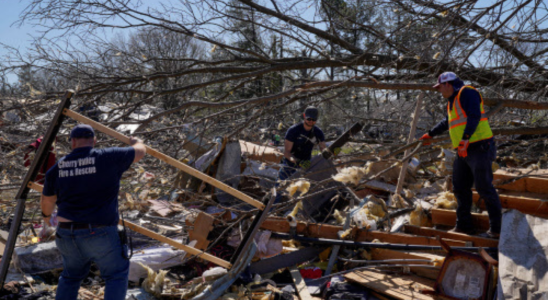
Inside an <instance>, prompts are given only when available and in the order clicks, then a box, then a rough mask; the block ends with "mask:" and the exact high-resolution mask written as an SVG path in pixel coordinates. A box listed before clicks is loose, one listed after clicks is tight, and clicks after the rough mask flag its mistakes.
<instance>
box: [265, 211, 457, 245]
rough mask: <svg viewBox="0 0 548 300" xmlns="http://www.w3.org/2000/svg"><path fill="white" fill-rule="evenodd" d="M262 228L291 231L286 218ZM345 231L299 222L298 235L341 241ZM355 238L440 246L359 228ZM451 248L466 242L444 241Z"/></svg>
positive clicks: (430, 240) (429, 239)
mask: <svg viewBox="0 0 548 300" xmlns="http://www.w3.org/2000/svg"><path fill="white" fill-rule="evenodd" d="M261 228H263V229H266V230H270V231H272V232H283V233H288V232H289V230H290V226H289V222H288V221H287V220H286V219H284V218H277V217H270V218H268V219H266V220H265V221H264V222H263V224H262V225H261ZM341 230H343V227H342V226H333V225H328V224H321V223H311V224H310V223H304V222H297V232H296V233H297V234H299V235H304V236H307V237H315V238H326V239H339V236H338V234H337V233H338V232H339V231H341ZM350 236H351V237H353V239H352V240H353V241H356V242H371V241H373V240H375V239H378V240H380V241H381V242H384V243H393V244H409V245H427V246H439V242H438V241H437V240H436V238H433V237H424V236H413V235H408V234H403V233H387V232H381V231H367V230H359V229H357V228H354V229H352V232H351V234H350ZM443 240H444V241H445V242H447V243H448V244H449V245H451V246H455V247H464V246H465V244H466V243H465V242H463V241H456V240H448V239H443Z"/></svg>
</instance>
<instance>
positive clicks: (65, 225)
mask: <svg viewBox="0 0 548 300" xmlns="http://www.w3.org/2000/svg"><path fill="white" fill-rule="evenodd" d="M58 227H59V228H64V229H72V230H78V229H90V228H101V227H106V225H96V224H95V225H94V224H89V223H76V222H59V225H58Z"/></svg>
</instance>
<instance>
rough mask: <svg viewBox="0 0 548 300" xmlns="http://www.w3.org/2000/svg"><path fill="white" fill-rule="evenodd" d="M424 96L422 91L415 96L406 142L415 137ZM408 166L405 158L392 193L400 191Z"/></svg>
mask: <svg viewBox="0 0 548 300" xmlns="http://www.w3.org/2000/svg"><path fill="white" fill-rule="evenodd" d="M423 97H424V92H421V93H420V94H419V97H418V98H417V104H415V112H414V113H413V120H412V121H411V129H410V130H409V136H408V137H407V143H411V142H412V141H413V140H414V139H415V130H416V129H417V122H418V121H419V118H420V117H419V116H420V112H421V107H422V98H423ZM409 153H411V149H407V150H405V153H404V154H403V156H404V157H406V156H408V155H409ZM408 166H409V160H407V159H406V160H405V161H404V162H402V167H401V169H400V175H399V176H398V184H397V185H396V192H395V193H394V194H396V195H398V194H400V193H401V192H402V189H403V183H404V181H405V175H406V174H407V167H408ZM391 202H392V199H391V198H390V201H389V203H388V205H391Z"/></svg>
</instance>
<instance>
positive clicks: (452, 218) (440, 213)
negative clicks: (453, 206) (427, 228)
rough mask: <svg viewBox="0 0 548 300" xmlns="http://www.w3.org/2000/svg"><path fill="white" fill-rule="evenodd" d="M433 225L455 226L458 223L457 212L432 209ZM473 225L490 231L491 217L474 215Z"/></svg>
mask: <svg viewBox="0 0 548 300" xmlns="http://www.w3.org/2000/svg"><path fill="white" fill-rule="evenodd" d="M430 213H431V214H432V223H434V224H438V225H445V226H455V224H456V222H457V212H456V211H454V210H448V209H438V208H432V209H431V210H430ZM472 224H473V227H474V228H477V229H481V230H487V229H489V217H488V216H487V215H482V214H476V213H472Z"/></svg>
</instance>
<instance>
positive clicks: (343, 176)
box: [333, 166, 365, 185]
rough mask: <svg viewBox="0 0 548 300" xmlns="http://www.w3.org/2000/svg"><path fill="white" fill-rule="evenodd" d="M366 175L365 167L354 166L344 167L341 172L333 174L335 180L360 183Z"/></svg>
mask: <svg viewBox="0 0 548 300" xmlns="http://www.w3.org/2000/svg"><path fill="white" fill-rule="evenodd" d="M364 175H365V168H360V167H355V166H354V167H348V168H344V169H342V170H341V171H340V172H339V173H337V174H336V175H334V176H333V180H335V181H338V182H342V183H352V184H354V185H358V184H359V183H360V179H362V177H363V176H364Z"/></svg>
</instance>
